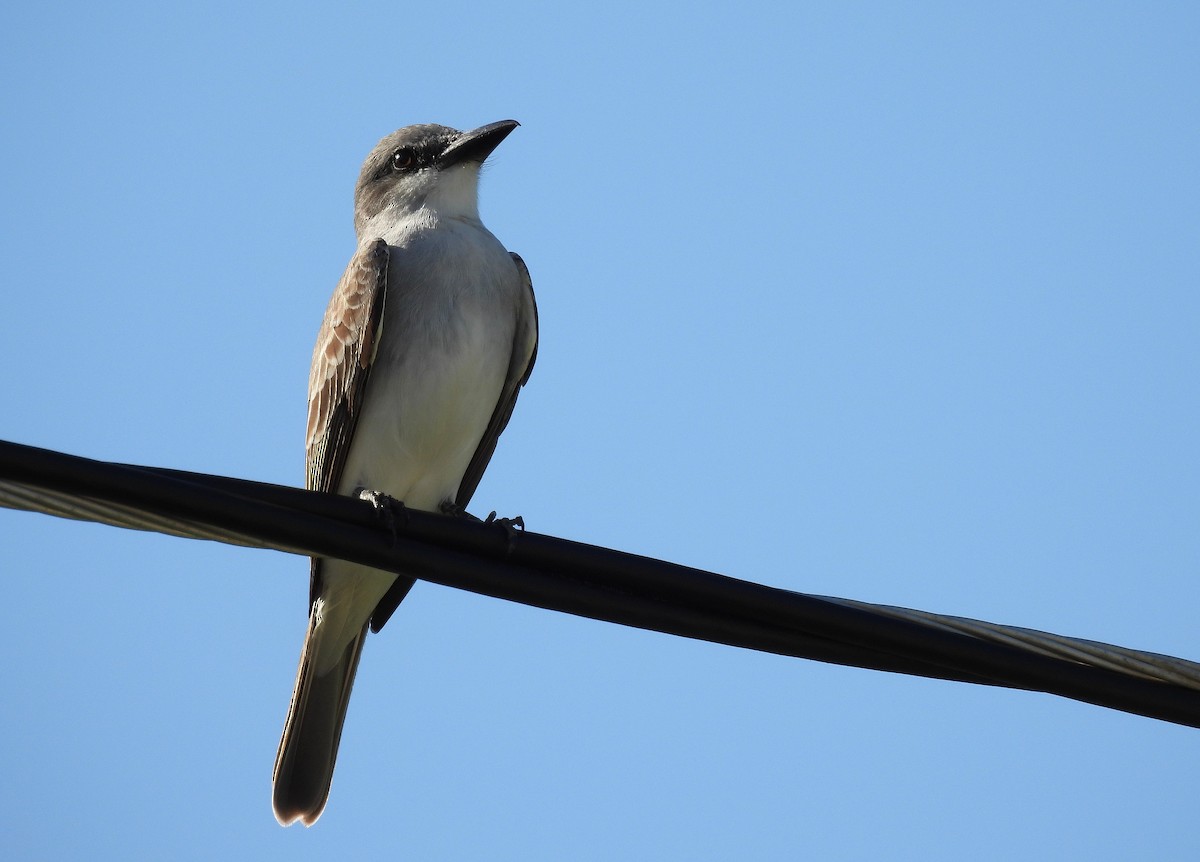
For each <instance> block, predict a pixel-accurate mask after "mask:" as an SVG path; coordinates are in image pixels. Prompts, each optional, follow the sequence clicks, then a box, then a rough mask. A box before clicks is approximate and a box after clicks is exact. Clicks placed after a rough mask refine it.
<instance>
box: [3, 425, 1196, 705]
mask: <svg viewBox="0 0 1200 862" xmlns="http://www.w3.org/2000/svg"><path fill="white" fill-rule="evenodd" d="M0 505H3V506H7V507H9V508H17V509H26V510H30V511H38V512H44V513H47V514H53V515H57V516H60V517H67V518H75V519H80V520H88V521H96V522H99V523H105V524H111V525H113V526H120V527H126V528H131V529H140V530H153V531H157V532H163V533H168V534H170V535H175V536H183V537H189V538H199V539H209V540H213V541H220V542H225V543H230V544H236V545H243V546H247V547H259V548H272V549H275V550H279V551H285V552H287V553H295V554H306V555H310V554H311V555H318V556H330V557H338V558H341V559H347V560H352V561H355V562H359V563H363V564H366V565H370V566H373V567H376V568H381V569H386V570H389V571H395V572H398V573H403V574H406V575H409V576H412V577H418V578H421V579H423V580H427V581H431V582H434V583H438V584H442V585H444V586H450V587H456V588H459V589H466V590H471V591H473V592H477V593H481V594H484V595H489V596H494V597H496V598H503V599H506V600H509V601H516V602H521V603H524V604H528V605H533V606H536V607H542V608H548V609H553V610H558V611H562V612H566V613H572V614H576V615H579V616H584V617H590V618H593V619H599V620H607V621H610V622H615V623H620V624H623V625H628V626H635V627H638V628H644V629H651V630H655V631H660V632H665V633H668V634H675V635H681V636H685V637H691V638H697V639H701V640H708V641H712V642H715V643H723V644H729V645H732V646H739V647H744V648H748V649H755V650H761V651H765V652H772V653H777V654H780V655H787V656H795V657H803V658H810V659H815V660H819V661H824V662H831V663H835V664H843V665H853V666H858V667H864V668H870V669H875V670H885V671H890V672H895V673H907V674H914V675H919V676H926V677H932V678H939V679H951V680H957V681H961V682H973V683H977V684H985V685H995V686H1006V687H1010V688H1021V689H1027V690H1031V691H1043V692H1048V693H1051V694H1056V695H1060V696H1063V697H1069V698H1073V699H1075V700H1081V701H1085V702H1088V703H1093V704H1097V705H1100V706H1105V707H1109V708H1112V709H1119V710H1122V711H1125V712H1131V713H1135V714H1140V715H1145V716H1149V717H1152V718H1158V719H1161V720H1164V721H1170V722H1174V723H1177V724H1185V725H1190V726H1193V727H1200V665H1198V664H1196V663H1194V662H1190V661H1186V660H1183V659H1177V658H1172V657H1169V656H1161V655H1158V654H1155V653H1148V652H1142V651H1137V650H1130V649H1125V648H1123V647H1117V646H1112V645H1108V644H1100V643H1096V642H1094V641H1086V640H1078V639H1073V638H1066V637H1063V636H1060V635H1053V634H1047V633H1044V632H1036V631H1033V630H1031V629H1022V628H1013V627H1008V626H1001V625H997V624H994V623H986V622H981V621H977V620H968V619H963V618H960V617H949V616H941V615H937V614H930V613H927V612H924V611H915V610H908V609H905V608H893V607H887V606H880V605H871V604H866V603H863V602H856V601H851V600H848V599H837V598H829V597H822V596H812V595H806V594H802V593H796V592H792V591H789V590H782V589H778V588H774V587H768V586H764V585H761V584H755V583H751V582H748V581H742V580H738V579H736V578H730V577H726V576H724V575H719V574H715V573H712V572H705V571H702V570H699V569H692V568H688V567H685V566H678V565H675V564H673V563H668V562H665V561H662V560H655V559H651V558H647V557H641V556H636V555H633V554H626V553H623V552H619V551H614V550H610V549H606V548H600V547H596V546H594V545H587V544H582V543H578V542H572V541H569V540H564V539H558V538H554V537H551V536H545V535H540V534H537V533H531V532H525V531H518V530H515V529H513V528H511V527H507V526H504V525H500V524H496V523H488V522H480V521H475V520H472V519H467V518H453V517H447V516H443V515H435V514H431V513H427V512H419V511H415V510H406V509H401V510H400V511H399V512H398V513H397V514H396V515H395V516H394V517H393V518H391V522H390V523H389V522H387V519H382V518H381V517H380V514H379V512H378V511H377V510H376V509H375V508H374V507H373V506H371V505H370V504H369V503H366V502H363V501H359V500H355V499H352V498H348V497H337V496H333V495H329V494H319V493H315V492H310V491H304V490H301V489H298V488H287V487H284V486H280V485H270V484H265V483H259V482H251V481H247V480H243V479H233V478H228V477H220V476H209V475H205V474H198V473H187V472H183V471H178V470H169V469H164V468H152V467H138V466H131V465H122V464H112V463H106V462H101V461H93V460H90V459H86V458H80V457H77V456H72V455H66V454H63V453H58V452H51V451H49V450H45V449H37V448H34V447H30V446H22V445H19V444H16V443H8V442H3V441H0ZM402 580H403V579H402ZM402 592H403V591H401V594H400V595H399V596H398V597H394V600H395V601H397V602H398V600H399V598H402V597H403V596H402ZM385 601H386V600H385ZM389 614H390V609H389V608H386V607H385V608H381V610H380V612H377V615H376V616H377V619H376V620H375V621H373V625H374V627H376V628H378V627H381V626H382V625H383V623H384V622H386V619H387V616H388V615H389Z"/></svg>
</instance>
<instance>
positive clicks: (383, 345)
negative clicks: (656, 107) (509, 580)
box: [272, 120, 538, 826]
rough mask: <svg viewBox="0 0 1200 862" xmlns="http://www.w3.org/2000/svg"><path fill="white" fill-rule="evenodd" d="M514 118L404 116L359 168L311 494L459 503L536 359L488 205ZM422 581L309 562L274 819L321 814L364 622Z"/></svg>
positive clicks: (521, 279)
mask: <svg viewBox="0 0 1200 862" xmlns="http://www.w3.org/2000/svg"><path fill="white" fill-rule="evenodd" d="M518 125H519V124H518V123H517V122H516V121H515V120H502V121H500V122H495V123H490V124H488V125H485V126H481V127H479V128H477V129H473V130H471V131H465V132H463V131H459V130H457V129H453V128H450V127H448V126H441V125H435V124H420V125H412V126H406V127H404V128H402V129H399V130H397V131H395V132H392V133H391V134H389V135H387V136H386V137H384V138H383V139H382V140H381V141H380V142H379V143H378V144H377V145H376V146H375V148H374V149H373V150H371V152H370V154H369V155H368V156H367V158H366V161H365V162H364V163H363V166H362V171H361V173H360V174H359V177H358V182H357V184H356V185H355V193H354V228H355V233H356V235H357V239H358V246H357V249H356V250H355V252H354V255H353V256H352V257H351V259H350V262H349V264H348V265H347V267H346V270H345V273H344V274H343V275H342V277H341V279H340V280H339V281H338V284H337V287H336V289H335V290H334V293H333V297H332V298H331V299H330V302H329V306H328V308H327V309H326V311H325V317H324V320H323V321H322V323H321V327H320V330H319V332H318V334H317V342H316V346H315V348H314V350H313V358H312V366H311V370H310V373H309V382H308V425H307V436H306V445H305V449H306V453H307V471H306V486H307V487H308V488H309V489H310V490H314V491H324V492H328V493H334V494H342V495H360V496H363V497H364V498H367V499H372V500H375V501H376V502H378V500H379V499H380V498H381V497H382V498H383V499H391V500H395V501H398V502H399V503H401V504H403V506H405V507H408V508H413V509H421V510H427V511H435V512H439V511H440V512H445V513H457V514H462V513H465V510H466V506H467V504H468V503H469V502H470V499H471V496H472V494H474V492H475V489H476V487H477V486H478V484H479V481H480V478H481V477H482V475H483V471H484V469H485V468H486V467H487V465H488V462H489V461H490V460H491V457H492V454H493V453H494V452H495V449H496V441H497V439H498V438H499V436H500V433H501V432H502V431H503V430H504V429H505V427H506V426H507V425H508V422H509V418H510V417H511V416H512V412H513V406H514V404H515V403H516V400H517V395H518V393H519V391H520V389H521V387H523V386H524V385H525V383H526V382H527V381H528V380H529V375H530V372H531V371H532V370H533V365H534V360H535V359H536V357H537V344H538V317H537V304H536V301H535V299H534V294H533V285H532V282H531V279H530V276H529V270H528V268H527V267H526V266H525V263H524V261H522V259H521V258H520V257H519V256H518V255H516V254H514V253H511V252H509V251H507V250H506V249H505V247H504V246H503V245H502V244H501V243H500V241H499V240H498V239H496V237H495V236H494V235H493V234H492V233H491V232H490V231H489V230H488V229H487V228H486V227H484V225H483V222H482V221H481V220H480V217H479V202H478V188H479V176H480V170H481V168H482V166H483V163H484V161H485V160H486V159H487V158H488V157H489V156H490V155H491V153H492V151H493V150H494V149H495V148H496V147H497V146H498V145H499V144H500V142H501V141H503V140H504V139H505V138H506V137H507V136H508V135H509V133H511V132H512V131H513V129H515V128H516V127H517V126H518ZM383 495H386V496H383ZM412 584H413V579H412V578H410V577H407V576H404V575H397V574H396V573H394V572H385V571H381V570H378V569H372V568H369V567H366V566H363V565H360V564H356V563H350V562H345V561H342V560H336V559H331V558H321V557H314V558H313V559H312V561H311V572H310V582H309V616H308V628H307V631H306V633H305V637H304V647H303V650H302V651H301V654H300V668H299V671H298V673H297V676H296V685H295V689H294V692H293V694H292V700H291V704H290V706H289V708H288V714H287V720H286V722H285V724H284V729H283V736H282V738H281V740H280V743H279V752H278V754H277V755H276V759H275V769H274V773H273V779H272V785H273V788H272V807H273V810H274V813H275V817H276V819H277V820H278V821H279V822H280V824H281V825H284V826H288V825H291V824H292V823H295V822H296V821H300V822H302V823H304V825H306V826H311V825H312V824H314V823H315V822H316V821H317V818H319V817H320V816H321V813H322V811H324V809H325V805H326V802H327V801H328V799H329V789H330V783H331V781H332V778H333V770H334V763H335V760H336V758H337V751H338V743H339V741H340V739H341V734H342V725H343V723H344V721H345V718H346V707H347V705H348V703H349V698H350V689H351V687H352V685H353V683H354V675H355V671H356V670H357V668H358V663H359V659H360V657H361V656H362V649H363V643H364V641H365V639H366V636H367V632H368V629H370V630H373V631H377V630H378V629H379V628H380V627H382V625H383V623H384V622H386V621H387V619H388V618H389V617H390V616H391V614H392V612H393V611H394V610H395V608H396V606H397V605H398V604H399V603H400V601H401V600H402V599H403V598H404V596H405V595H406V594H407V592H408V589H409V588H410V587H411V586H412Z"/></svg>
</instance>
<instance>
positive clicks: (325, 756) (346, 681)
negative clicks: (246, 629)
mask: <svg viewBox="0 0 1200 862" xmlns="http://www.w3.org/2000/svg"><path fill="white" fill-rule="evenodd" d="M317 623H318V620H317V615H316V614H314V615H313V617H312V618H311V619H310V620H309V625H308V634H307V635H306V637H305V638H304V650H303V652H302V653H301V654H300V671H299V673H298V674H297V676H296V689H295V691H294V692H293V694H292V704H291V706H290V707H289V708H288V717H287V722H286V723H285V724H284V727H283V738H282V739H281V740H280V741H279V754H278V755H277V756H276V758H275V775H274V779H273V780H274V793H273V797H272V802H273V805H274V809H275V819H277V820H278V821H279V822H280V823H281V824H282V825H284V826H288V825H290V824H292V823H294V822H296V821H297V820H299V821H301V822H302V823H303V824H304V825H305V826H312V825H313V824H314V823H316V822H317V818H318V817H320V816H321V812H322V811H323V810H324V809H325V802H326V801H327V800H328V799H329V785H330V782H331V781H332V780H333V765H334V762H335V761H336V759H337V750H338V742H339V741H340V740H341V737H342V723H343V722H344V721H345V720H346V707H347V705H348V704H349V702H350V689H351V687H352V686H353V685H354V672H355V671H356V670H357V669H358V660H359V658H360V657H361V656H362V648H363V642H364V641H365V640H366V635H367V627H366V626H365V625H364V626H363V628H362V631H360V632H359V633H358V635H357V636H355V637H353V638H351V639H350V642H349V643H348V644H347V645H346V648H345V649H344V651H343V652H342V654H341V655H340V656H339V657H338V658H337V660H336V661H334V663H333V665H332V666H331V667H330V668H329V669H328V670H327V671H325V672H324V673H321V674H318V673H317V668H318V662H317V660H316V657H317V656H318V655H319V654H320V652H321V650H320V648H319V647H320V640H321V638H322V634H323V632H324V631H325V629H323V627H319V626H318V624H317ZM321 664H325V662H321Z"/></svg>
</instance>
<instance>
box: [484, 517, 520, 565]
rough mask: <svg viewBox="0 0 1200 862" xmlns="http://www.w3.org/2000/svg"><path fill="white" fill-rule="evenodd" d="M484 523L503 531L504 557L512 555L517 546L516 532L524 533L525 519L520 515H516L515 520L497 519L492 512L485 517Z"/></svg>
mask: <svg viewBox="0 0 1200 862" xmlns="http://www.w3.org/2000/svg"><path fill="white" fill-rule="evenodd" d="M484 523H485V524H495V525H496V526H498V527H500V529H502V530H504V535H505V538H506V541H505V548H504V553H505V554H506V555H509V554H512V552H513V549H514V548H515V547H516V546H517V532H518V531H520V532H522V533H524V532H525V519H524V518H522V517H521V516H520V515H517V516H516V517H515V518H497V517H496V513H495V512H492V513H491V514H489V515H488V516H487V519H486V520H485V521H484Z"/></svg>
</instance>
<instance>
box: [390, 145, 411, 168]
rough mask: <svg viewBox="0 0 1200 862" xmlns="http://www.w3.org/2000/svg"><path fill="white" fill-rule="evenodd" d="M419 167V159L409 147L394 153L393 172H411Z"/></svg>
mask: <svg viewBox="0 0 1200 862" xmlns="http://www.w3.org/2000/svg"><path fill="white" fill-rule="evenodd" d="M416 166H417V157H416V156H415V155H413V151H412V150H410V149H408V148H407V147H405V148H402V149H399V150H396V152H394V153H392V170H393V171H411V170H412V169H413V168H415V167H416Z"/></svg>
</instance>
